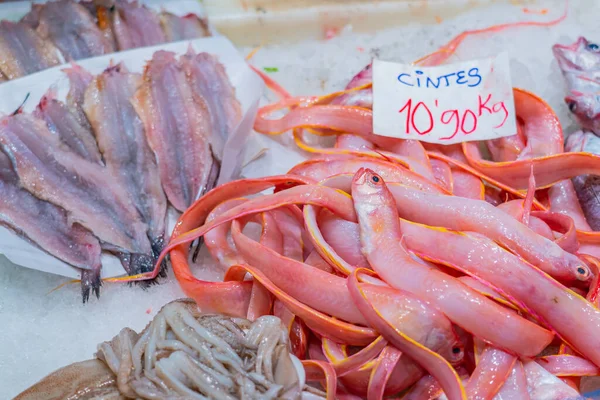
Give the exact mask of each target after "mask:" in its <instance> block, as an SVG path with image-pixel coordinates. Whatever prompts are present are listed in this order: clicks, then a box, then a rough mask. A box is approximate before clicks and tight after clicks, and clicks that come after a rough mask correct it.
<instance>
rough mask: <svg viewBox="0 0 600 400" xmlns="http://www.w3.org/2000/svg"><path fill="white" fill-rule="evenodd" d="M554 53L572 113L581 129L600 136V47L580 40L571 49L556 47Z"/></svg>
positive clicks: (557, 45) (583, 39)
mask: <svg viewBox="0 0 600 400" xmlns="http://www.w3.org/2000/svg"><path fill="white" fill-rule="evenodd" d="M552 50H553V52H554V57H555V58H556V60H557V61H558V65H559V67H560V69H561V71H562V73H563V76H564V77H565V79H566V81H567V87H568V91H569V94H568V95H567V96H566V97H565V102H566V103H567V105H568V106H569V110H571V112H572V113H573V114H574V115H575V117H576V118H577V121H578V122H579V123H580V124H581V126H582V128H584V129H588V130H591V131H593V132H594V133H595V134H597V135H600V45H598V44H596V43H591V42H589V41H588V40H586V39H585V38H584V37H580V38H579V39H577V41H576V42H575V43H573V44H571V45H568V46H567V45H560V44H555V45H554V46H553V47H552Z"/></svg>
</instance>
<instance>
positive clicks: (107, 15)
mask: <svg viewBox="0 0 600 400" xmlns="http://www.w3.org/2000/svg"><path fill="white" fill-rule="evenodd" d="M111 7H112V5H108V4H107V5H104V4H95V5H94V9H93V10H92V13H93V14H95V15H96V23H97V24H98V28H100V31H101V32H102V36H104V38H105V39H106V40H107V41H108V42H109V43H111V44H112V46H113V47H114V48H115V49H118V48H119V46H118V45H117V40H116V38H115V33H114V32H113V27H112V17H111V15H112V12H111V11H110V10H111Z"/></svg>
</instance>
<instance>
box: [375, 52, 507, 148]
mask: <svg viewBox="0 0 600 400" xmlns="http://www.w3.org/2000/svg"><path fill="white" fill-rule="evenodd" d="M373 132H374V133H375V134H377V135H382V136H390V137H397V138H403V139H417V140H422V141H425V142H430V143H441V144H453V143H459V142H465V141H474V140H488V139H496V138H499V137H504V136H511V135H514V134H516V132H517V129H516V118H515V108H514V100H513V92H512V85H511V80H510V71H509V68H508V56H507V55H506V53H502V54H500V55H498V56H496V57H492V58H487V59H483V60H473V61H467V62H461V63H455V64H448V65H442V66H438V67H418V66H413V65H405V64H398V63H393V62H386V61H380V60H374V61H373Z"/></svg>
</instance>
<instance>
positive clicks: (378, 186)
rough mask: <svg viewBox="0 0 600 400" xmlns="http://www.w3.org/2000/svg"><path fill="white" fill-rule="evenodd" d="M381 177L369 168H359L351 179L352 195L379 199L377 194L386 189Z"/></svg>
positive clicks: (375, 200)
mask: <svg viewBox="0 0 600 400" xmlns="http://www.w3.org/2000/svg"><path fill="white" fill-rule="evenodd" d="M386 189H387V188H386V186H385V182H384V181H383V178H382V177H381V176H379V175H378V174H377V173H375V172H374V171H373V170H371V169H369V168H360V169H359V170H358V171H356V174H354V178H353V179H352V197H359V198H361V199H363V200H364V199H367V198H368V199H369V200H372V201H374V202H377V201H380V200H381V199H378V196H377V195H381V194H383V193H384V192H385V190H386Z"/></svg>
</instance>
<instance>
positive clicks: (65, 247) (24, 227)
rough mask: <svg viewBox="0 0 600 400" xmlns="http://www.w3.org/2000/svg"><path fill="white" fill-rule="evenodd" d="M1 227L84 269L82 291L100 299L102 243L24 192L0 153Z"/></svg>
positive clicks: (59, 210) (60, 211) (63, 214)
mask: <svg viewBox="0 0 600 400" xmlns="http://www.w3.org/2000/svg"><path fill="white" fill-rule="evenodd" d="M0 224H2V225H5V226H7V227H8V228H10V229H11V230H13V231H15V232H17V233H18V234H20V235H22V236H24V237H25V238H26V239H28V240H30V241H31V242H33V243H35V244H36V245H37V246H39V247H40V248H41V249H43V250H45V251H46V252H48V253H49V254H51V255H53V256H54V257H56V258H58V259H60V260H62V261H64V262H66V263H67V264H70V265H72V266H74V267H77V268H80V269H82V277H81V285H82V286H81V290H82V294H83V301H84V302H85V301H87V299H88V298H89V295H90V290H91V291H92V292H93V293H95V294H96V296H99V295H100V282H101V281H100V268H101V263H100V254H101V249H100V243H99V242H98V239H96V238H95V237H94V235H92V234H91V233H90V232H89V231H88V230H87V229H85V228H84V227H82V226H81V225H79V224H78V223H72V222H71V221H69V217H68V214H67V212H66V211H65V210H64V209H62V208H60V207H57V206H55V205H54V204H51V203H48V202H47V201H43V200H40V199H38V198H37V197H35V196H33V195H32V194H31V193H29V192H28V191H27V190H25V189H21V187H20V184H19V178H18V176H17V174H16V173H15V171H14V170H13V167H12V165H11V162H10V159H9V158H8V157H7V156H6V154H4V153H3V152H2V151H0Z"/></svg>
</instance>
